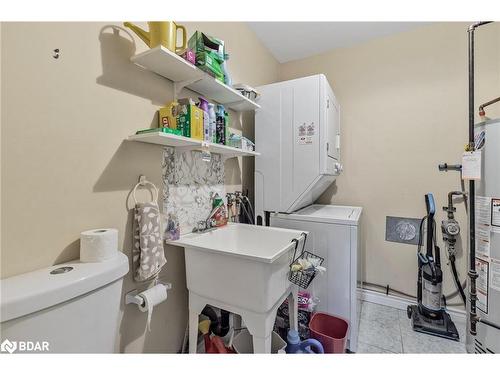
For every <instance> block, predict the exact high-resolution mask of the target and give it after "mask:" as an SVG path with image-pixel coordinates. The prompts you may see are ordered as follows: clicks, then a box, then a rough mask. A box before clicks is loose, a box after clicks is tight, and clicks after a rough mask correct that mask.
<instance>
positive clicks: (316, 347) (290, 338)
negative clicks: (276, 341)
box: [286, 329, 324, 354]
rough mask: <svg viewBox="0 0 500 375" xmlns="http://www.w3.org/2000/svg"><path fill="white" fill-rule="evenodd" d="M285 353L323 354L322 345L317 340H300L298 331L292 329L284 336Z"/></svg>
mask: <svg viewBox="0 0 500 375" xmlns="http://www.w3.org/2000/svg"><path fill="white" fill-rule="evenodd" d="M286 341H287V345H286V353H287V354H303V353H305V354H323V353H324V351H323V345H321V343H320V342H319V341H318V340H315V339H307V340H304V341H300V337H299V333H298V332H297V331H296V330H294V329H290V330H288V335H287V336H286Z"/></svg>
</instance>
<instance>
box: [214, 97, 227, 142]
mask: <svg viewBox="0 0 500 375" xmlns="http://www.w3.org/2000/svg"><path fill="white" fill-rule="evenodd" d="M224 112H225V110H224V106H222V105H217V115H216V140H215V141H216V142H217V143H219V144H221V145H225V144H226V118H225V116H224Z"/></svg>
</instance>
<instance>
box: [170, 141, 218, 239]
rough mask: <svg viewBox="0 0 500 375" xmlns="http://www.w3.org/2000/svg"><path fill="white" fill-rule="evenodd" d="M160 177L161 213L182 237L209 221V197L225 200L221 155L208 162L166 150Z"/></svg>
mask: <svg viewBox="0 0 500 375" xmlns="http://www.w3.org/2000/svg"><path fill="white" fill-rule="evenodd" d="M162 175H163V213H164V215H165V217H166V218H167V220H168V218H169V217H170V218H175V219H176V220H177V221H178V222H179V225H180V230H181V234H185V233H190V232H191V231H192V230H193V228H195V227H196V223H197V222H198V221H200V220H205V219H206V218H207V217H208V215H209V214H210V212H211V210H212V201H211V196H212V194H214V193H217V194H219V196H220V197H222V198H225V196H226V192H225V187H224V162H223V160H222V158H221V155H215V154H212V157H211V160H210V161H209V162H207V161H204V160H202V158H201V153H200V152H197V151H185V152H176V150H175V149H174V148H171V147H165V148H164V150H163V163H162ZM167 238H168V237H167Z"/></svg>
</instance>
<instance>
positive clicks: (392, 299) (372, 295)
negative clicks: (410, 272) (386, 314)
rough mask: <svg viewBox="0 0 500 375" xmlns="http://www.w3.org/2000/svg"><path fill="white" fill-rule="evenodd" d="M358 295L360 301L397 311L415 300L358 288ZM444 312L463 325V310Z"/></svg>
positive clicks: (464, 316) (464, 318)
mask: <svg viewBox="0 0 500 375" xmlns="http://www.w3.org/2000/svg"><path fill="white" fill-rule="evenodd" d="M358 295H360V296H361V300H362V301H366V302H372V303H376V304H378V305H383V306H389V307H393V308H395V309H399V310H405V311H406V307H407V306H408V305H411V304H415V303H416V302H415V300H413V299H410V298H402V297H396V296H391V295H387V294H384V293H380V292H375V291H373V290H367V289H360V288H358ZM446 311H448V313H449V314H450V316H451V318H452V319H453V321H455V322H457V323H462V324H465V320H466V315H465V311H464V310H459V309H454V308H451V307H449V308H447V309H446Z"/></svg>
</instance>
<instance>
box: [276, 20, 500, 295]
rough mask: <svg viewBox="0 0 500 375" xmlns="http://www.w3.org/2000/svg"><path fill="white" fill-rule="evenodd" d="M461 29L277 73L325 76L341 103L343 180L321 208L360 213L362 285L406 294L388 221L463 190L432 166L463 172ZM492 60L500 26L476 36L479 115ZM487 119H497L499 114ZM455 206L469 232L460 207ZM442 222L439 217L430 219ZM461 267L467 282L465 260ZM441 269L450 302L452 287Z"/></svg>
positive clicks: (494, 81) (409, 266)
mask: <svg viewBox="0 0 500 375" xmlns="http://www.w3.org/2000/svg"><path fill="white" fill-rule="evenodd" d="M467 26H468V24H465V23H441V24H435V25H432V26H428V27H423V28H420V29H416V30H414V31H409V32H404V33H400V34H396V35H392V36H389V37H385V38H380V39H377V40H373V41H371V42H367V43H364V44H360V45H356V46H353V47H351V48H342V49H337V50H333V51H330V52H328V53H325V54H321V55H317V56H313V57H309V58H306V59H302V60H298V61H293V62H289V63H285V64H282V65H281V66H280V80H286V79H291V78H296V77H301V76H307V75H311V74H317V73H324V74H326V76H327V78H328V80H329V82H330V84H331V85H332V87H333V89H334V91H335V93H336V95H337V98H338V100H339V101H340V104H341V128H342V141H341V143H342V162H343V164H344V173H343V174H342V175H341V176H340V177H339V178H338V179H337V181H336V183H335V184H333V185H332V186H331V187H330V188H329V189H328V190H327V191H326V192H325V193H324V194H323V196H322V197H321V198H320V199H319V200H320V202H322V203H334V204H346V205H359V206H362V207H363V208H364V210H365V211H364V222H363V224H364V227H363V237H364V240H365V246H366V253H365V263H366V264H365V270H366V275H365V276H366V280H367V281H371V282H374V283H379V284H382V285H386V284H389V285H390V286H391V287H393V288H395V289H399V290H401V291H403V292H406V293H410V294H413V295H415V293H416V285H415V284H416V268H417V264H416V256H415V251H416V248H415V247H414V246H410V245H402V244H396V243H392V242H386V241H385V217H386V216H408V217H422V216H424V214H425V204H424V194H425V193H427V192H433V193H434V195H435V198H436V199H437V207H439V208H440V207H442V206H444V205H446V202H447V201H446V194H447V193H448V192H449V191H451V190H460V183H459V175H458V174H457V173H453V172H449V173H440V172H438V169H437V165H438V164H439V163H441V162H449V163H460V155H461V153H462V151H463V148H464V145H465V144H466V143H467V126H468V115H467V113H468V112H467V103H468V96H467V92H468V91H467V90H468V89H467V87H468V86H467V32H466V30H467ZM499 52H500V25H498V24H492V25H489V26H485V27H483V28H480V29H478V30H477V32H476V107H477V106H478V105H479V104H480V103H482V102H484V101H487V100H489V99H491V98H493V97H496V96H499V95H500V80H499V72H500V59H499ZM488 114H489V115H490V116H497V117H498V116H500V106H498V105H497V106H496V107H491V109H489V110H488ZM457 206H458V208H457V219H458V220H459V221H460V223H461V225H462V229H463V232H462V233H466V232H467V229H466V228H467V221H466V216H465V213H464V206H463V204H458V205H457ZM444 217H445V215H444V212H442V211H440V212H439V214H438V215H437V218H436V220H437V221H438V223H439V222H440V221H441V219H443V218H444ZM438 237H440V235H439V234H438ZM462 241H463V242H464V243H465V242H466V239H465V235H464V234H463V235H462ZM439 242H440V245H441V248H442V249H443V250H444V246H443V245H442V241H439ZM443 253H444V251H443ZM458 268H459V273H460V276H461V278H462V280H463V279H465V277H466V258H465V257H464V255H463V253H461V254H460V256H459V258H458ZM444 269H445V283H444V285H445V288H444V289H445V293H449V292H451V291H453V290H454V289H455V286H454V284H453V279H452V276H451V272H449V269H448V267H447V266H445V267H444ZM454 301H455V302H456V301H457V299H455V300H454Z"/></svg>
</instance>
